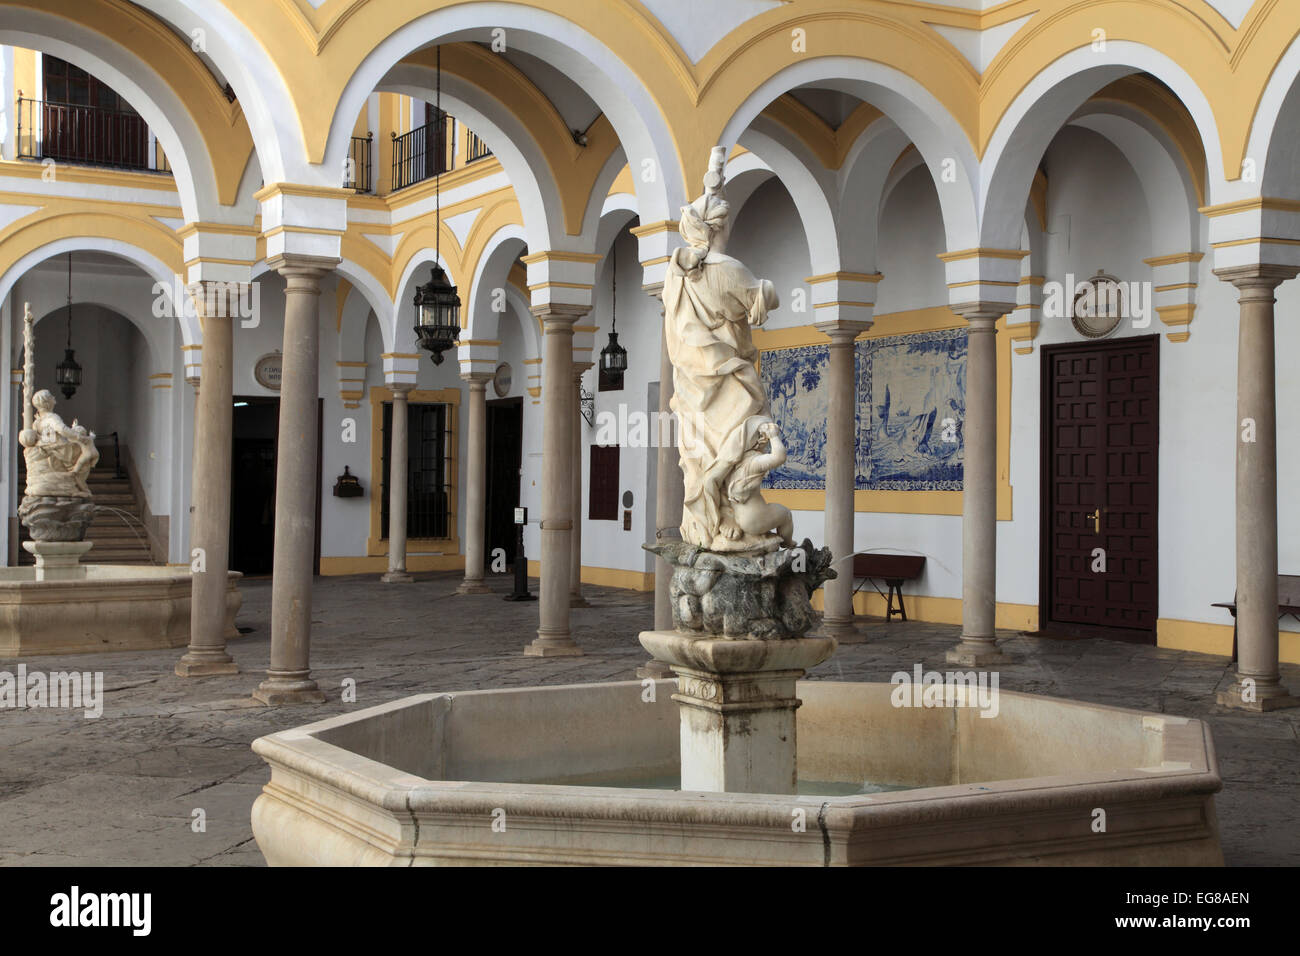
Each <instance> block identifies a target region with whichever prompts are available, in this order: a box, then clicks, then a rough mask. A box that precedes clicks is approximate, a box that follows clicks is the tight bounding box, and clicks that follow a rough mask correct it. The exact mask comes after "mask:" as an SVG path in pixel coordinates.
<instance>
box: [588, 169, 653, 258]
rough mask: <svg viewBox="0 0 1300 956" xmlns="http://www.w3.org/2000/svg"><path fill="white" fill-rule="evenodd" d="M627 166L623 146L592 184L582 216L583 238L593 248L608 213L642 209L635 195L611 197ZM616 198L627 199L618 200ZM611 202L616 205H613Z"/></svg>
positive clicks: (625, 194) (627, 194) (617, 194)
mask: <svg viewBox="0 0 1300 956" xmlns="http://www.w3.org/2000/svg"><path fill="white" fill-rule="evenodd" d="M626 166H627V154H626V153H624V152H623V149H622V147H621V146H620V147H617V148H616V149H615V150H614V152H612V153H611V154H610V156H609V158H608V159H607V160H605V165H604V166H603V167H601V170H600V175H598V176H597V177H596V181H595V182H594V183H593V184H592V187H591V193H590V194H589V195H588V197H587V207H586V209H585V210H584V211H583V214H582V238H583V240H584V241H586V242H588V243H590V244H592V245H593V246H594V245H595V242H596V240H595V236H596V233H597V232H599V230H600V223H601V220H602V219H604V218H605V216H606V214H607V213H609V212H612V211H613V210H614V209H632V210H639V209H640V205H639V204H638V203H637V201H636V195H635V194H634V193H615V194H614V195H612V196H611V195H610V192H609V190H610V188H611V187H612V186H613V185H614V180H615V179H617V178H618V174H619V173H621V172H622V171H623V169H624V167H626ZM616 196H621V197H625V198H622V199H616V198H615V197H616ZM611 201H612V202H613V203H615V204H616V205H611ZM637 214H638V215H639V214H640V213H639V212H638V213H637ZM597 248H598V247H597Z"/></svg>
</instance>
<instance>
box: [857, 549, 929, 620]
mask: <svg viewBox="0 0 1300 956" xmlns="http://www.w3.org/2000/svg"><path fill="white" fill-rule="evenodd" d="M924 569H925V555H923V554H877V553H874V552H870V553H863V554H855V555H854V556H853V576H854V577H855V578H861V579H862V580H863V581H864V582H865V581H867V580H868V579H870V578H882V579H883V580H884V582H885V585H886V586H887V587H888V588H889V594H888V596H887V597H886V595H883V594H881V595H880V596H881V597H885V598H886V601H887V605H886V610H885V620H886V621H893V619H894V615H895V614H897V615H898V616H899V617H900V618H902V619H903V620H904V621H906V620H907V610H906V609H905V608H904V607H903V582H904V581H913V580H915V579H916V578H919V577H920V576H921V572H922V571H923V570H924ZM861 587H862V585H861V584H859V585H858V586H857V587H856V588H854V589H853V593H854V594H857V593H858V591H859V590H860V589H861ZM876 591H877V593H879V591H880V589H879V588H876ZM895 597H897V598H898V607H897V608H895V607H894V598H895Z"/></svg>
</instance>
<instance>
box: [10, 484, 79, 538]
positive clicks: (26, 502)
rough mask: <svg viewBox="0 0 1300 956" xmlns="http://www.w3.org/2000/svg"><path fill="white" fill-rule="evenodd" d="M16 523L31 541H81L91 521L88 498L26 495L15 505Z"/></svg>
mask: <svg viewBox="0 0 1300 956" xmlns="http://www.w3.org/2000/svg"><path fill="white" fill-rule="evenodd" d="M18 520H19V521H21V522H22V523H23V527H24V528H26V529H27V530H28V532H29V533H30V534H31V536H32V540H34V541H84V540H85V538H86V529H87V528H88V527H90V523H91V522H92V521H94V520H95V503H94V502H93V501H91V500H90V499H89V498H73V497H66V496H62V495H60V496H57V497H56V496H53V495H26V496H25V497H24V498H23V500H22V503H20V504H19V505H18Z"/></svg>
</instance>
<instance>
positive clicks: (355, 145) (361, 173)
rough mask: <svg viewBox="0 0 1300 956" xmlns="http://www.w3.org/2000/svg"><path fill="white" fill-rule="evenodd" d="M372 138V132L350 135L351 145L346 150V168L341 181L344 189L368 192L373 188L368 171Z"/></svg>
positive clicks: (372, 144) (372, 145)
mask: <svg viewBox="0 0 1300 956" xmlns="http://www.w3.org/2000/svg"><path fill="white" fill-rule="evenodd" d="M374 140H375V134H374V133H367V134H366V135H365V136H353V137H352V146H351V148H350V149H349V150H348V168H347V171H346V176H345V177H344V182H343V188H344V189H355V190H356V191H357V192H359V193H368V192H370V191H371V190H372V189H374V181H373V179H372V178H371V172H370V171H371V166H372V163H371V158H372V156H373V154H374Z"/></svg>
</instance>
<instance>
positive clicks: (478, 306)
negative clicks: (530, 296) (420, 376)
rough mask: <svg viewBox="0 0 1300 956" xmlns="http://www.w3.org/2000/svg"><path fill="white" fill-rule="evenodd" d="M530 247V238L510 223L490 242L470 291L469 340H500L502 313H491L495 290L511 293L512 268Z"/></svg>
mask: <svg viewBox="0 0 1300 956" xmlns="http://www.w3.org/2000/svg"><path fill="white" fill-rule="evenodd" d="M527 246H528V236H527V234H526V233H525V232H524V228H523V227H522V226H520V225H518V224H517V223H507V224H506V225H504V226H502V227H501V228H500V229H498V230H497V231H496V232H494V233H493V234H492V237H491V238H490V239H488V241H487V244H486V245H485V246H484V247H483V252H482V254H480V255H479V257H478V265H477V266H476V267H475V269H474V278H473V281H472V282H471V283H470V287H469V289H470V291H469V310H468V316H469V318H468V321H467V322H466V327H465V329H466V332H468V338H471V339H475V340H480V341H492V340H493V339H497V338H499V337H500V336H499V332H500V328H499V326H500V322H501V317H500V313H498V312H494V311H492V299H493V297H494V296H493V290H495V289H508V287H509V285H510V283H509V281H507V277H508V276H509V274H510V267H511V265H513V263H514V261H515V260H516V259H518V258H519V253H520V251H522V249H524V248H526V247H527ZM502 260H504V261H502ZM489 275H490V276H491V278H489Z"/></svg>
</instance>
